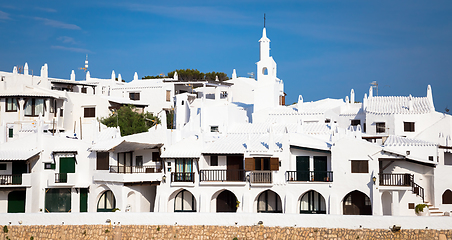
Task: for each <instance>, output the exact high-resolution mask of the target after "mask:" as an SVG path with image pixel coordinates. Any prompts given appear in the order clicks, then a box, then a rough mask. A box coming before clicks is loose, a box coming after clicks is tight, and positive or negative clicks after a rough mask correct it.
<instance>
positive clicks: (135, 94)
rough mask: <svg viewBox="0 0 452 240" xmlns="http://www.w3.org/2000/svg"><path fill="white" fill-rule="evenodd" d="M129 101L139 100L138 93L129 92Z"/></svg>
mask: <svg viewBox="0 0 452 240" xmlns="http://www.w3.org/2000/svg"><path fill="white" fill-rule="evenodd" d="M129 99H130V100H134V101H137V100H140V93H139V92H137V93H133V92H130V93H129Z"/></svg>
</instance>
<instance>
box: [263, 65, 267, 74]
mask: <svg viewBox="0 0 452 240" xmlns="http://www.w3.org/2000/svg"><path fill="white" fill-rule="evenodd" d="M262 74H263V75H268V69H267V68H266V67H264V68H262Z"/></svg>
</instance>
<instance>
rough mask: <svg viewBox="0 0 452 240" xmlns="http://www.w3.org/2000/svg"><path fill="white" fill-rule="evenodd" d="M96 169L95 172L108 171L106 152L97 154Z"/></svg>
mask: <svg viewBox="0 0 452 240" xmlns="http://www.w3.org/2000/svg"><path fill="white" fill-rule="evenodd" d="M96 155H97V168H96V170H108V169H109V156H108V155H109V154H108V152H97V154H96Z"/></svg>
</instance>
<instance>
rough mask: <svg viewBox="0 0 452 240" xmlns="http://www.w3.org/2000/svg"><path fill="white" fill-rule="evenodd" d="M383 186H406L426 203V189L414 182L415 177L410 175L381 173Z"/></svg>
mask: <svg viewBox="0 0 452 240" xmlns="http://www.w3.org/2000/svg"><path fill="white" fill-rule="evenodd" d="M380 185H381V186H406V187H411V191H412V192H413V193H414V194H416V195H418V196H419V197H421V198H422V201H424V188H423V187H421V186H419V185H418V184H417V183H415V182H414V175H413V174H409V173H380Z"/></svg>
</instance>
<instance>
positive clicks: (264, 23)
mask: <svg viewBox="0 0 452 240" xmlns="http://www.w3.org/2000/svg"><path fill="white" fill-rule="evenodd" d="M264 28H265V13H264Z"/></svg>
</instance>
